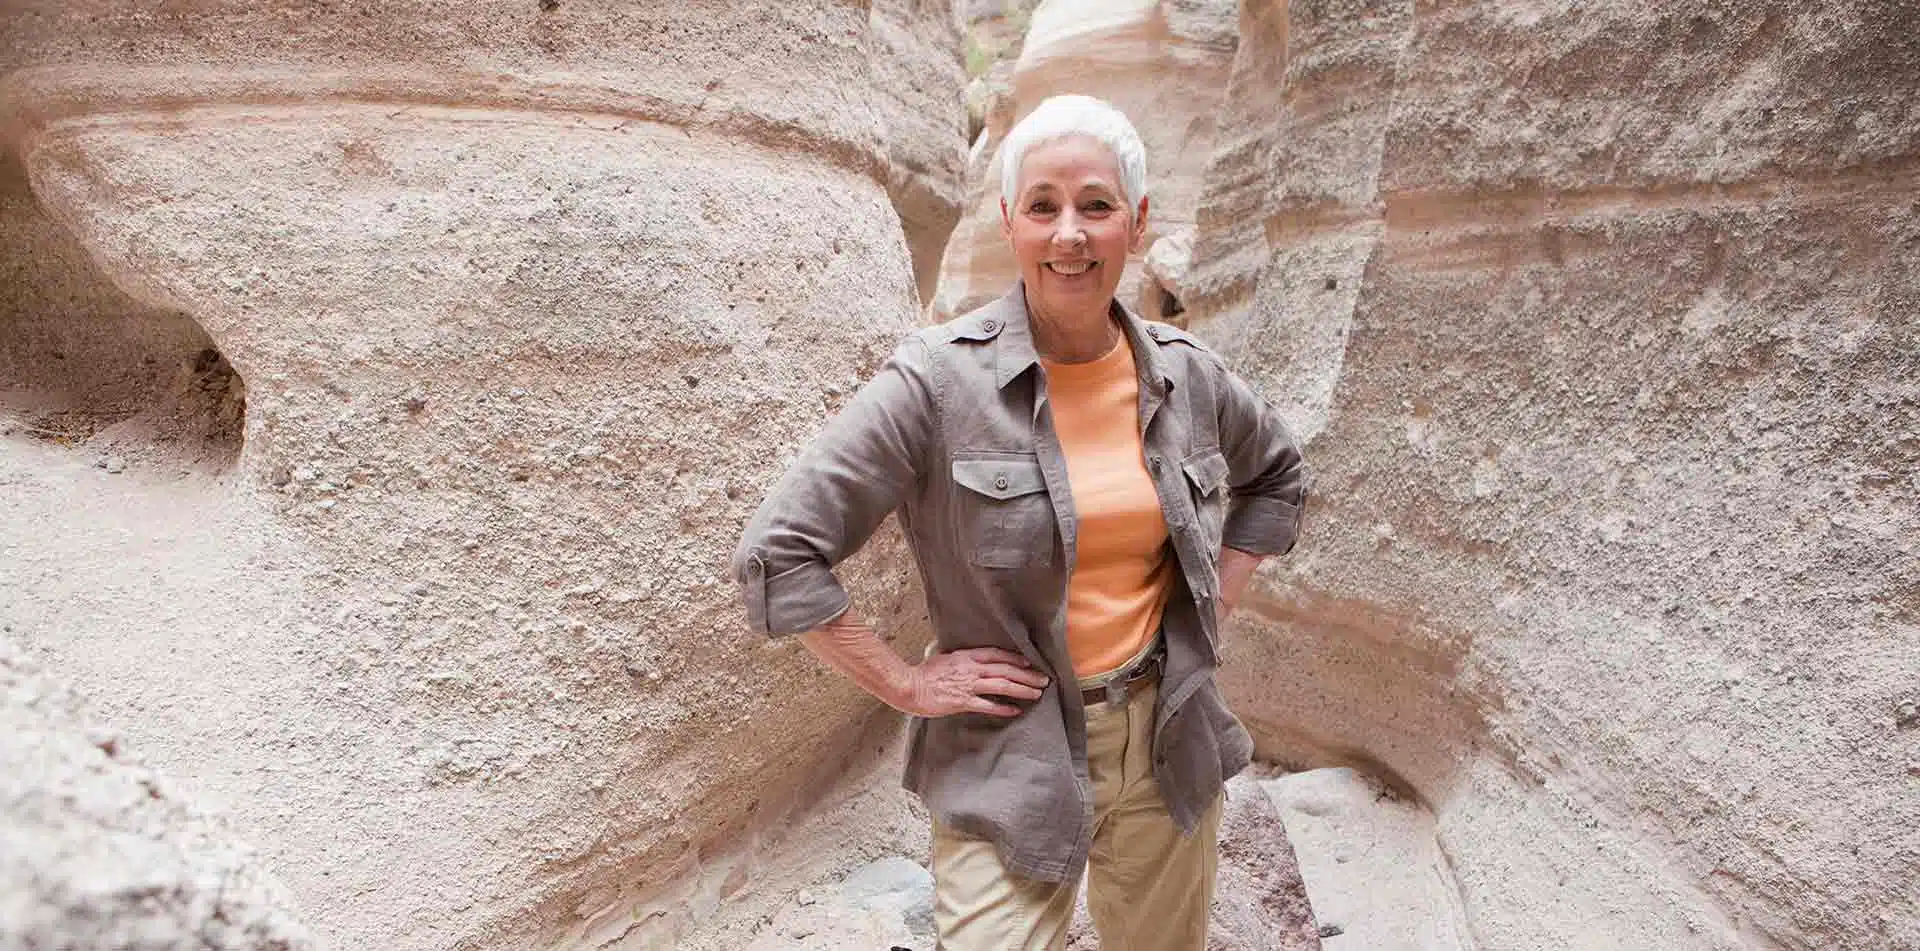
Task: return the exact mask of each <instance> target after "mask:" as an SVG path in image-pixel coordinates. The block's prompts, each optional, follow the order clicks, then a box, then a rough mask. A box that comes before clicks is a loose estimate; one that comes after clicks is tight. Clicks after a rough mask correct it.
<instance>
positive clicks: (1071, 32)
mask: <svg viewBox="0 0 1920 951" xmlns="http://www.w3.org/2000/svg"><path fill="white" fill-rule="evenodd" d="M1235 42H1236V34H1235V24H1234V4H1232V3H1229V2H1225V0H1127V2H1124V3H1114V2H1108V0H1100V2H1089V0H1047V2H1044V3H1041V4H1040V5H1039V6H1038V7H1036V8H1035V9H1034V11H1033V17H1032V22H1031V26H1030V28H1029V31H1028V33H1027V35H1026V39H1025V42H1024V45H1022V47H1021V51H1020V55H1019V57H1018V59H1017V61H1016V62H1015V63H1014V65H1013V68H1012V69H1011V70H1010V71H1009V73H1008V76H1007V78H1006V79H1005V83H1006V86H1007V89H1006V92H1005V93H1004V94H1003V95H1000V96H998V97H997V98H996V99H995V100H994V102H993V104H992V106H991V107H990V108H989V109H988V114H987V116H986V120H985V121H986V128H985V131H984V134H983V135H982V137H981V138H980V139H979V140H976V141H975V143H974V147H973V156H972V158H971V160H970V165H969V175H968V181H969V182H970V183H971V185H972V187H971V191H970V196H969V199H968V206H969V207H968V210H967V213H966V216H965V217H964V218H963V219H962V220H961V221H960V224H959V225H958V226H957V227H956V228H955V229H954V232H953V237H952V240H951V241H950V242H949V243H948V245H947V251H946V257H945V258H944V260H943V261H942V262H941V271H940V275H941V277H940V290H939V293H938V294H937V295H936V296H935V298H934V301H933V308H932V309H933V312H934V313H935V314H936V315H938V316H947V315H952V314H958V313H964V312H965V311H967V310H970V309H972V308H974V307H977V306H979V305H980V304H983V303H985V302H987V301H989V300H992V299H994V298H996V297H999V296H1000V295H1001V294H1004V293H1006V290H1007V288H1008V286H1010V285H1011V284H1012V282H1013V281H1014V280H1015V279H1016V278H1018V277H1019V274H1018V271H1017V268H1016V266H1015V264H1014V261H1013V255H1012V252H1011V251H1010V250H1009V249H1008V248H1007V245H1006V240H1005V238H1003V237H1002V236H1001V234H1000V188H1001V186H1000V176H999V170H998V167H997V164H996V160H997V156H998V154H999V147H1000V142H1001V140H1002V139H1003V138H1005V136H1006V134H1007V131H1008V130H1009V129H1011V128H1012V127H1013V124H1014V123H1015V122H1017V121H1019V119H1020V118H1022V117H1024V116H1025V115H1026V114H1027V113H1028V112H1031V111H1032V110H1033V108H1034V107H1035V106H1037V105H1039V104H1040V102H1041V100H1043V99H1046V98H1047V97H1048V96H1053V95H1060V94H1064V93H1078V94H1082V95H1090V96H1096V97H1098V98H1101V99H1105V100H1107V101H1108V102H1111V103H1113V104H1114V105H1115V106H1116V107H1118V108H1119V109H1120V110H1121V111H1122V112H1124V113H1126V114H1127V117H1128V118H1129V119H1130V120H1132V122H1133V124H1134V127H1135V128H1136V129H1138V130H1139V132H1140V137H1141V139H1142V141H1143V142H1144V143H1145V145H1146V150H1147V183H1148V192H1149V195H1150V199H1151V201H1150V204H1149V208H1148V216H1147V222H1148V235H1147V244H1146V245H1145V246H1144V247H1143V248H1142V251H1141V254H1140V255H1136V256H1135V258H1134V259H1133V260H1131V261H1130V262H1129V263H1128V266H1127V269H1126V271H1125V272H1124V273H1123V274H1122V276H1121V284H1120V290H1119V294H1120V297H1121V298H1122V299H1123V300H1125V301H1127V302H1128V303H1130V304H1136V305H1138V306H1139V307H1140V308H1141V310H1142V311H1143V312H1144V313H1146V314H1147V315H1148V316H1150V317H1160V316H1162V314H1163V313H1164V311H1165V310H1166V306H1165V303H1164V297H1163V295H1162V294H1161V293H1160V292H1159V290H1158V289H1157V288H1155V287H1152V286H1150V285H1151V284H1152V282H1151V281H1150V280H1143V277H1142V272H1141V259H1143V258H1144V257H1145V255H1146V254H1148V253H1150V251H1151V249H1152V248H1153V246H1154V244H1155V243H1156V242H1158V241H1159V240H1160V239H1161V237H1162V236H1163V235H1169V234H1177V233H1180V232H1182V231H1184V230H1190V229H1191V228H1192V227H1193V222H1194V213H1195V207H1196V205H1197V203H1198V199H1199V187H1200V181H1201V171H1202V169H1203V168H1204V165H1205V163H1206V161H1207V158H1208V156H1209V155H1210V154H1211V152H1212V142H1213V126H1212V121H1211V110H1212V106H1213V104H1214V103H1217V102H1218V101H1219V100H1220V96H1221V95H1222V93H1223V92H1224V90H1225V84H1226V79H1227V68H1228V66H1229V64H1230V63H1231V62H1232V58H1233V51H1234V46H1235Z"/></svg>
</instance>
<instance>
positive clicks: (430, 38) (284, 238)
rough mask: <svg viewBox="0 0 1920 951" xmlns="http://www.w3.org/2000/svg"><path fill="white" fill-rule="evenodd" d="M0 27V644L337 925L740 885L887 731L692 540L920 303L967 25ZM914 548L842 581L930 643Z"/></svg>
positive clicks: (677, 921) (615, 18) (800, 19)
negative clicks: (876, 735) (770, 626)
mask: <svg viewBox="0 0 1920 951" xmlns="http://www.w3.org/2000/svg"><path fill="white" fill-rule="evenodd" d="M3 15H4V17H5V20H4V22H3V23H0V70H4V73H3V74H0V135H3V136H4V139H3V140H0V141H3V143H4V150H3V151H4V155H5V159H4V161H0V201H4V202H5V203H6V211H7V214H6V216H5V218H4V223H0V261H3V262H4V264H0V267H4V269H5V273H6V274H7V276H8V278H9V279H8V281H7V284H6V288H5V291H4V292H0V298H4V300H3V301H0V374H4V375H0V424H4V425H0V429H4V430H5V432H6V435H5V437H4V438H0V484H5V485H6V486H7V491H6V492H5V493H4V499H0V525H4V526H6V528H5V534H4V537H0V589H4V590H7V591H10V592H24V597H19V598H9V599H6V600H5V601H4V602H0V620H4V621H5V622H6V624H7V626H8V627H9V628H10V630H11V631H12V635H11V636H13V637H17V638H19V639H20V640H21V641H22V643H24V644H25V645H26V646H27V647H28V648H29V649H31V650H33V651H34V652H35V653H36V654H37V655H38V656H41V657H43V658H44V660H45V662H46V664H47V666H48V668H49V669H50V670H52V671H53V672H54V673H56V674H57V675H59V676H60V677H62V678H65V679H67V680H69V681H71V682H72V683H74V684H75V685H76V686H77V687H78V688H79V689H80V690H81V691H82V692H83V693H85V694H87V695H88V696H89V697H91V698H93V699H94V700H95V701H96V702H97V704H98V706H99V709H100V714H101V716H102V717H103V718H104V719H105V720H107V721H108V722H112V723H115V724H118V725H119V726H120V727H122V728H123V729H125V730H126V731H127V733H128V735H129V737H130V739H131V740H132V741H133V742H135V743H136V744H137V745H138V746H139V747H140V748H141V749H142V750H143V751H144V752H145V753H146V755H147V756H148V758H149V759H150V760H151V761H152V762H153V763H154V764H155V765H156V766H158V767H160V768H161V769H163V771H165V772H166V773H168V774H170V775H172V776H174V777H176V778H177V780H178V781H179V782H180V784H181V785H182V786H183V787H184V788H185V789H186V790H187V791H188V792H189V793H190V794H192V795H194V796H195V797H197V798H198V799H200V800H203V801H205V802H206V803H208V804H209V808H212V809H216V810H220V811H223V812H224V813H225V814H228V815H230V816H231V817H232V819H233V822H234V824H235V826H236V828H237V830H238V831H239V833H240V834H241V835H242V836H243V837H244V838H245V839H246V840H248V841H252V842H256V843H259V844H260V847H261V849H262V858H263V860H264V863H265V865H266V867H268V868H270V869H272V870H274V871H276V872H277V873H278V874H279V875H280V876H281V877H282V878H283V879H284V880H285V881H286V883H287V885H288V886H289V887H290V888H291V890H292V891H293V893H294V894H295V895H296V896H297V897H298V899H299V900H300V902H301V904H302V905H303V907H304V909H305V911H306V913H307V918H308V921H309V922H310V923H311V924H312V925H313V926H314V927H315V929H316V931H318V932H319V933H320V935H321V937H322V938H323V939H324V940H326V941H327V942H328V943H330V944H332V945H334V946H338V947H381V948H391V949H408V948H436V949H445V948H491V947H525V946H530V945H539V946H543V947H564V946H575V945H578V946H590V947H600V946H603V945H606V946H624V947H643V946H656V945H658V944H659V943H661V942H669V941H671V940H673V938H674V936H675V935H676V934H679V933H680V932H681V931H683V930H684V929H685V928H686V927H687V926H688V923H689V922H690V921H693V920H695V919H697V918H698V917H699V916H700V915H702V914H704V913H705V912H706V911H708V910H711V909H712V908H713V907H714V905H715V904H716V903H717V902H719V901H720V900H721V899H722V897H723V896H724V895H726V894H729V893H732V892H734V891H737V890H739V889H741V888H745V887H748V886H749V885H750V884H751V883H752V881H753V875H754V869H753V866H752V858H751V855H752V851H751V845H752V844H753V842H754V841H755V838H756V837H757V836H758V835H760V834H761V832H763V831H764V830H766V829H768V828H771V827H776V826H778V825H779V824H780V823H781V822H782V821H783V820H784V819H785V817H786V816H787V815H788V813H789V811H790V810H792V809H793V808H795V807H796V806H797V805H801V804H804V803H805V802H806V800H807V799H808V797H809V796H811V795H812V790H814V789H815V788H817V786H818V784H819V781H820V779H821V777H822V776H823V774H831V773H833V772H834V771H835V770H836V769H837V768H838V765H839V764H840V763H842V762H844V761H846V760H848V759H849V758H850V757H858V756H871V755H872V753H873V750H872V749H870V748H867V747H865V746H864V745H863V742H864V741H863V740H862V737H863V735H864V731H866V730H867V728H868V722H869V717H870V716H871V714H872V710H873V707H872V704H871V702H870V701H869V700H868V699H866V698H865V697H864V696H863V695H862V694H860V693H859V691H858V690H857V689H856V688H854V687H853V686H852V685H851V684H850V683H848V682H846V681H845V680H843V679H841V678H839V677H838V676H837V675H835V674H833V673H831V672H830V671H827V670H826V669H825V668H823V667H821V666H820V665H818V664H817V663H816V662H815V661H813V660H812V658H811V657H809V656H807V655H806V654H805V652H804V651H802V650H801V649H799V648H798V646H797V645H794V644H791V643H783V644H768V643H765V642H764V641H762V640H760V639H755V638H752V637H751V636H749V635H747V634H746V633H745V631H744V627H743V624H742V620H741V612H740V608H739V589H738V587H737V586H736V585H735V584H734V582H733V581H732V580H731V579H730V578H728V577H727V576H726V573H725V565H726V559H727V555H728V554H729V553H730V551H731V547H732V545H733V544H734V542H735V541H736V540H737V532H738V530H739V526H740V525H741V523H742V522H743V521H744V519H745V518H746V516H747V515H748V514H749V513H750V511H751V508H752V506H753V505H754V504H755V503H756V502H757V501H758V500H759V498H760V496H761V494H762V493H763V491H764V489H765V487H766V484H767V483H768V482H769V480H770V479H772V478H773V477H775V476H776V475H777V474H778V471H779V469H780V463H781V461H782V460H783V458H785V457H786V455H787V454H788V453H790V452H791V451H792V450H793V447H795V446H796V445H797V444H798V442H799V441H800V440H801V439H802V438H803V437H804V436H806V435H808V434H810V433H811V432H812V431H813V430H814V429H816V428H817V426H818V425H819V423H820V422H821V421H822V420H823V419H824V418H825V417H826V415H827V414H828V413H830V412H831V411H832V410H833V409H834V408H835V407H837V406H838V405H839V404H840V403H841V402H842V401H844V400H845V399H846V398H847V397H848V396H850V395H851V393H852V391H853V389H854V387H855V386H856V385H857V384H858V383H859V381H860V380H862V379H864V378H865V377H866V376H867V375H868V374H870V373H871V372H872V371H873V370H874V369H875V368H876V367H877V366H878V364H879V362H880V361H881V360H883V359H884V358H885V357H886V355H887V354H888V353H890V352H891V349H892V347H893V345H894V342H895V341H896V340H897V339H898V337H899V336H900V335H902V334H903V333H905V332H907V331H908V330H909V329H911V328H912V327H913V326H914V324H915V318H916V314H917V312H918V309H919V307H918V301H919V299H920V297H921V295H920V293H918V292H917V290H916V286H915V281H916V273H919V274H920V275H921V276H922V277H924V278H926V279H928V280H930V278H931V275H932V272H933V268H932V266H931V264H929V263H920V264H919V266H918V268H917V269H916V262H931V261H936V260H937V258H938V254H939V251H940V248H941V247H942V245H943V244H944V240H945V231H946V230H947V229H948V228H950V227H951V225H952V222H953V221H954V220H956V219H957V217H958V213H959V208H958V202H957V195H958V189H959V188H960V174H961V170H962V166H963V162H964V157H965V156H964V148H965V141H964V123H965V115H964V110H963V105H962V102H961V97H960V89H961V85H962V77H961V74H960V60H959V51H958V31H957V26H956V22H955V17H954V16H953V13H952V11H951V9H950V8H948V6H947V5H946V4H944V3H939V2H931V3H929V2H914V3H907V2H905V0H897V2H887V0H881V2H876V3H872V4H866V3H860V4H852V3H838V2H809V3H792V4H778V5H760V4H721V3H693V4H677V5H672V6H671V7H666V6H659V7H646V8H644V9H643V8H641V7H634V8H632V9H628V6H627V5H618V4H606V3H590V2H585V0H514V2H511V3H508V2H503V0H502V2H495V0H483V2H479V3H465V4H457V5H451V4H444V3H437V2H429V0H408V2H400V3H393V4H385V5H381V6H378V7H372V6H367V5H359V4H355V5H314V4H309V3H294V2H283V3H255V2H248V3H241V2H211V3H199V4H193V5H163V6H160V7H154V6H153V5H151V4H137V3H126V2H109V0H86V2H65V0H63V2H57V3H56V2H51V0H47V2H14V3H11V4H8V5H7V6H6V7H5V10H4V14H3ZM904 564H905V562H904V559H902V558H901V557H900V549H899V546H898V542H897V540H896V539H894V538H893V537H892V536H886V537H883V538H882V539H881V540H880V541H878V542H876V544H875V545H873V546H871V548H870V550H869V552H868V553H867V554H866V555H865V556H864V557H863V558H862V559H861V561H860V562H859V563H858V564H855V565H851V566H849V569H848V571H847V572H846V575H847V577H848V578H849V579H850V581H851V583H852V586H853V587H854V588H855V589H856V591H857V596H858V597H859V599H860V603H861V605H862V606H863V608H865V609H866V610H868V611H870V612H872V613H874V614H876V615H880V616H883V617H887V618H888V621H887V624H886V626H887V628H888V629H889V630H891V631H895V632H898V633H899V635H900V636H901V638H902V639H903V640H904V641H907V642H912V641H914V640H915V639H916V638H923V637H924V636H925V631H924V628H923V622H922V621H921V620H920V618H919V615H918V614H917V613H916V612H917V608H916V606H915V603H914V601H913V595H912V589H911V587H910V585H909V579H908V571H907V570H906V568H905V567H904ZM916 647H917V644H913V643H908V644H906V645H904V646H903V649H906V650H912V649H915V648H916Z"/></svg>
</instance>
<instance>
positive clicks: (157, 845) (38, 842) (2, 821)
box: [0, 634, 318, 951]
mask: <svg viewBox="0 0 1920 951" xmlns="http://www.w3.org/2000/svg"><path fill="white" fill-rule="evenodd" d="M0 736H4V737H5V739H4V740H3V741H0V947H5V948H23V949H47V951H55V949H73V951H81V949H89V948H127V949H140V951H173V949H178V951H189V949H193V951H198V949H219V951H305V949H311V948H315V947H318V945H317V944H316V943H315V942H314V940H313V936H312V935H311V934H310V933H309V932H308V931H307V929H306V928H305V927H304V926H303V925H302V924H301V923H300V920H299V916H298V914H297V913H296V912H295V910H294V905H293V901H292V899H291V897H290V896H289V895H288V893H287V890H286V888H285V887H284V886H282V885H281V884H280V882H279V881H278V880H277V879H275V878H274V876H273V875H272V874H271V873H269V872H268V871H267V870H266V869H265V868H264V867H263V866H262V863H261V861H260V858H259V857H258V856H257V855H256V854H255V853H254V851H253V850H252V849H251V848H248V847H247V846H244V845H242V844H240V842H239V841H238V840H237V839H236V838H235V836H234V835H233V833H232V831H231V830H230V829H229V828H228V827H227V825H226V823H225V822H224V821H223V820H221V819H220V818H218V817H217V816H214V815H212V814H210V813H208V812H206V811H205V810H202V809H200V808H197V807H196V806H195V805H193V804H192V803H190V802H189V801H188V800H186V799H185V798H184V797H183V795H182V793H181V792H180V790H179V789H178V788H177V787H176V786H175V784H174V783H172V782H170V781H168V780H167V779H166V778H164V777H163V776H161V775H160V774H159V773H157V772H155V771H154V770H152V769H150V768H148V767H147V766H146V764H145V763H144V762H143V761H142V758H141V757H140V756H139V755H138V754H136V753H135V752H134V751H133V750H132V749H131V748H130V746H129V743H128V741H127V739H126V738H125V737H124V736H123V735H122V734H121V733H120V732H119V731H117V730H114V729H113V728H111V727H109V726H107V725H105V724H103V723H101V722H99V721H98V720H97V719H94V718H93V717H92V716H91V715H90V713H89V712H88V710H87V708H86V705H85V704H83V703H82V702H81V701H80V699H79V698H78V697H77V696H75V695H74V694H73V692H72V691H70V690H68V689H67V688H66V687H65V686H63V685H62V684H60V683H59V682H57V681H56V680H55V679H54V678H53V677H51V676H49V675H48V674H47V672H46V671H45V670H44V669H42V668H41V666H40V665H39V664H38V663H36V662H35V661H34V660H33V659H31V658H30V657H28V656H27V655H26V653H25V652H23V651H22V650H21V649H20V647H19V645H17V644H15V643H14V641H13V639H12V637H11V635H4V634H0Z"/></svg>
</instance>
